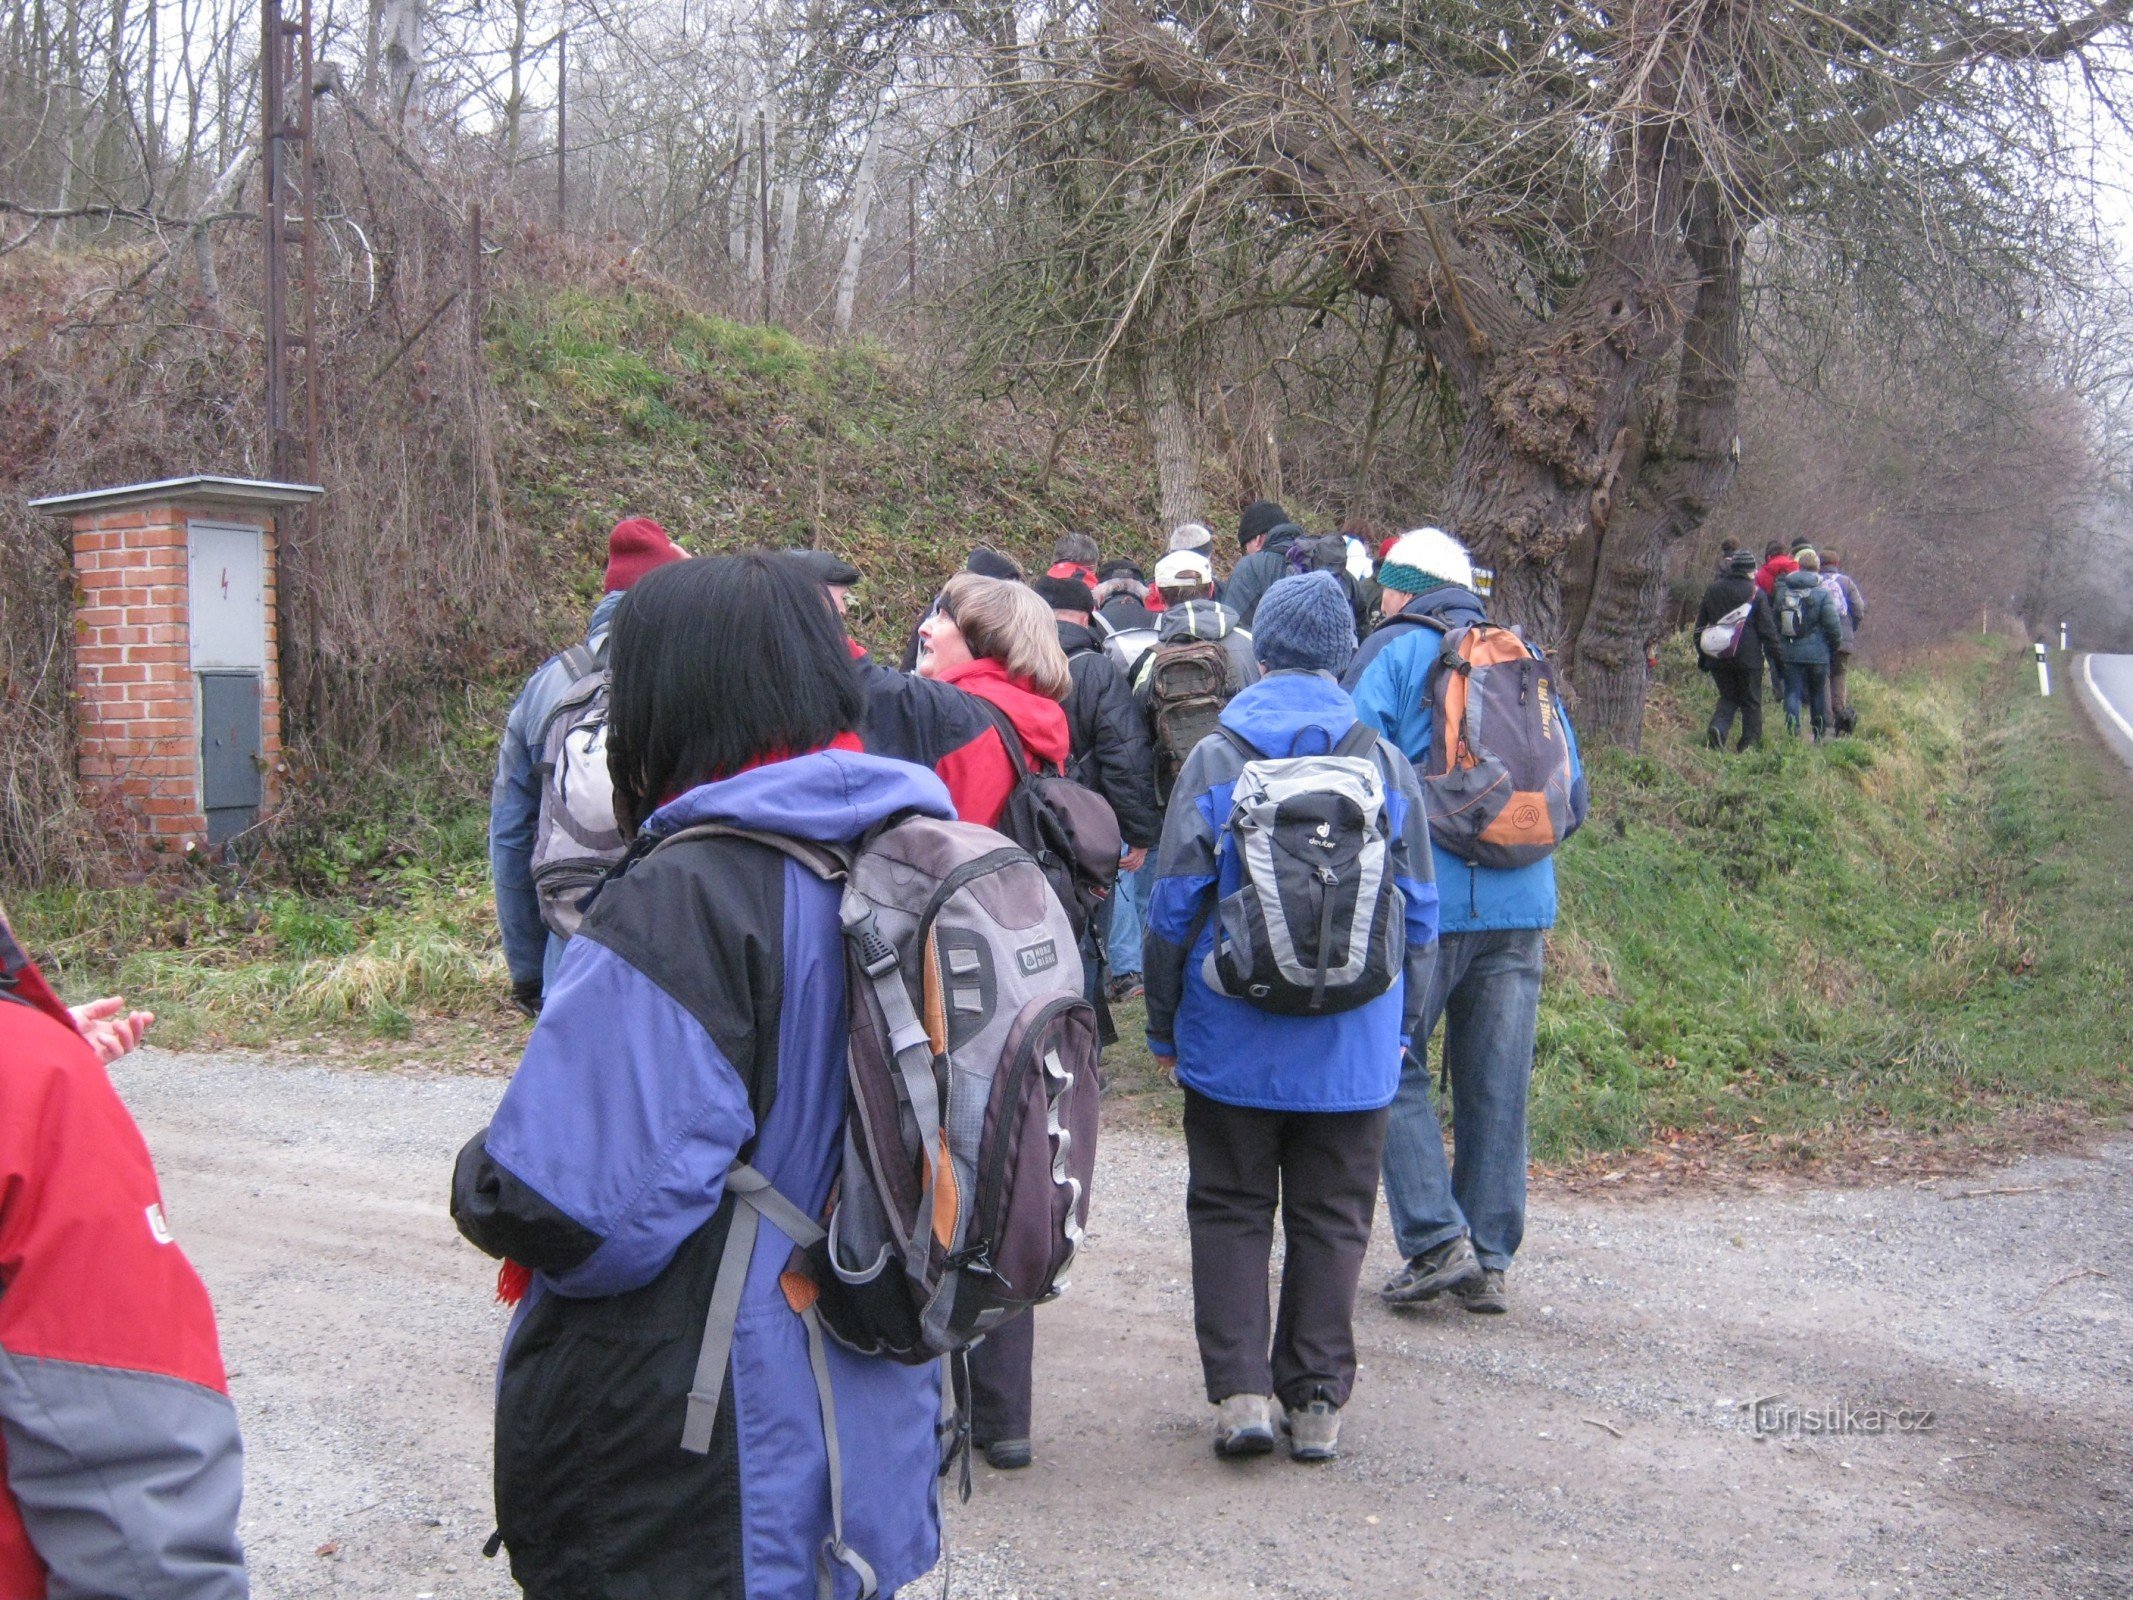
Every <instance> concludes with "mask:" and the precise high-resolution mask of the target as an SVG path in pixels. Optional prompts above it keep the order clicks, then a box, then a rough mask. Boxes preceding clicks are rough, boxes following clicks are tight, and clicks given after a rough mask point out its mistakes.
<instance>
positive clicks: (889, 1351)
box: [658, 817, 1097, 1594]
mask: <svg viewBox="0 0 2133 1600" xmlns="http://www.w3.org/2000/svg"><path fill="white" fill-rule="evenodd" d="M713 834H721V835H727V836H739V837H742V838H747V839H753V840H756V841H757V842H759V843H762V844H766V845H769V846H771V847H772V848H774V849H777V850H780V851H783V852H784V853H785V854H786V855H788V856H790V857H792V858H793V859H794V860H795V861H797V862H799V863H800V864H801V865H802V866H804V867H806V868H807V869H808V870H809V871H811V872H813V873H814V874H815V875H816V876H818V877H820V878H823V879H825V880H826V881H829V882H832V883H841V884H842V885H843V888H844V897H843V903H842V906H841V912H840V914H841V917H842V921H843V924H844V935H845V955H846V974H847V983H846V996H847V1004H848V1007H849V1010H850V1016H851V1023H850V1031H851V1046H850V1052H849V1056H848V1058H847V1067H846V1071H847V1083H848V1089H849V1098H848V1106H847V1115H846V1118H845V1129H844V1164H843V1170H842V1173H841V1174H840V1176H839V1178H838V1181H837V1185H836V1187H835V1188H834V1189H833V1190H832V1192H831V1198H830V1210H829V1215H828V1217H827V1218H822V1219H818V1218H813V1217H809V1216H807V1215H806V1214H805V1213H803V1212H802V1211H801V1210H800V1209H799V1208H798V1207H797V1206H795V1205H793V1204H792V1203H791V1202H790V1201H789V1200H786V1199H785V1198H784V1197H783V1196H782V1195H780V1194H778V1192H777V1191H776V1190H774V1189H772V1188H770V1187H769V1185H768V1183H767V1181H766V1180H764V1179H763V1177H762V1175H761V1174H760V1173H758V1172H756V1170H755V1169H754V1168H752V1167H750V1166H748V1165H746V1164H745V1163H735V1165H734V1166H733V1167H732V1168H731V1169H730V1170H729V1172H728V1173H727V1178H726V1186H727V1189H728V1191H729V1192H730V1193H731V1194H732V1195H733V1196H734V1198H735V1200H736V1201H737V1202H738V1204H737V1207H736V1210H735V1213H734V1218H733V1222H732V1227H731V1231H730V1232H729V1234H728V1235H727V1240H726V1249H725V1254H724V1256H723V1257H721V1259H720V1262H719V1270H718V1278H717V1281H716V1284H715V1287H714V1289H713V1292H712V1298H711V1308H710V1313H709V1315H708V1316H707V1317H706V1318H705V1327H704V1342H703V1345H702V1348H701V1350H700V1351H699V1354H698V1359H697V1367H696V1376H695V1382H694V1383H693V1384H692V1386H691V1389H690V1394H689V1409H688V1420H687V1423H686V1426H685V1428H684V1431H683V1435H682V1446H683V1448H684V1449H690V1450H694V1451H696V1452H697V1453H699V1454H701V1453H703V1452H705V1451H707V1450H708V1449H709V1448H710V1444H711V1427H712V1423H713V1421H714V1420H715V1419H716V1417H717V1413H718V1399H719V1391H720V1390H721V1388H722V1387H723V1386H724V1383H725V1373H726V1361H727V1356H728V1353H729V1351H730V1349H731V1346H732V1343H733V1325H734V1319H735V1317H736V1316H737V1314H738V1312H739V1309H740V1296H741V1287H742V1285H743V1283H744V1281H745V1280H746V1278H747V1267H748V1261H749V1258H750V1255H751V1253H752V1251H753V1249H754V1246H755V1237H756V1233H757V1227H758V1223H759V1222H761V1221H767V1222H768V1223H770V1225H771V1226H772V1227H774V1228H776V1229H777V1230H778V1231H779V1232H780V1233H782V1234H784V1235H785V1236H786V1237H787V1238H788V1239H790V1240H791V1241H792V1243H793V1245H794V1247H795V1248H794V1259H793V1262H792V1264H791V1265H790V1266H789V1267H788V1269H787V1271H786V1274H785V1277H784V1279H783V1280H782V1281H783V1282H784V1284H785V1290H786V1298H787V1300H788V1302H790V1303H791V1304H792V1306H793V1309H794V1310H795V1312H797V1313H798V1314H799V1315H800V1316H801V1318H802V1319H803V1320H804V1321H805V1323H806V1325H807V1332H808V1337H809V1339H810V1340H811V1341H813V1342H814V1343H815V1344H816V1345H818V1346H819V1344H820V1341H821V1339H822V1336H823V1333H824V1331H825V1330H827V1332H828V1334H829V1335H830V1336H831V1337H833V1338H835V1339H836V1340H837V1341H838V1342H839V1343H841V1344H843V1345H846V1346H847V1347H849V1348H851V1349H854V1350H857V1351H860V1352H861V1353H863V1354H867V1355H880V1356H886V1357H888V1358H889V1359H891V1360H895V1361H900V1362H904V1363H907V1364H910V1365H917V1364H919V1363H922V1362H926V1361H932V1360H936V1359H938V1358H940V1357H942V1356H947V1355H953V1354H955V1353H956V1352H959V1351H962V1350H965V1349H967V1348H968V1347H969V1346H970V1345H971V1344H973V1343H975V1342H976V1341H977V1340H979V1339H980V1338H982V1337H983V1336H984V1335H986V1334H987V1333H990V1332H991V1331H992V1330H993V1329H995V1328H997V1327H998V1326H999V1325H1000V1324H1001V1323H1003V1322H1005V1321H1007V1320H1008V1319H1009V1318H1011V1317H1015V1316H1020V1315H1023V1314H1025V1313H1026V1312H1027V1311H1028V1310H1029V1308H1030V1307H1032V1306H1034V1305H1037V1304H1039V1303H1040V1302H1042V1301H1045V1300H1050V1299H1053V1298H1054V1297H1056V1296H1057V1295H1058V1294H1059V1293H1060V1292H1061V1291H1063V1290H1064V1289H1065V1288H1066V1273H1067V1269H1068V1267H1069V1266H1070V1265H1071V1264H1072V1263H1073V1260H1074V1255H1075V1252H1076V1251H1077V1250H1078V1249H1079V1248H1080V1246H1081V1239H1082V1230H1083V1228H1084V1226H1085V1225H1086V1224H1087V1222H1088V1216H1089V1188H1090V1182H1091V1179H1092V1178H1093V1176H1094V1173H1095V1167H1096V1121H1097V1083H1096V1055H1097V1042H1096V1013H1095V1011H1094V1009H1093V1008H1092V1007H1091V1006H1090V1004H1089V1002H1088V1000H1087V999H1086V998H1085V997H1084V994H1083V981H1082V979H1083V974H1082V964H1081V956H1080V953H1079V948H1078V945H1077V942H1076V938H1075V933H1074V926H1073V923H1072V921H1071V920H1070V919H1069V917H1068V915H1067V912H1066V908H1065V907H1064V906H1062V905H1061V904H1060V901H1059V897H1058V895H1057V894H1056V893H1055V892H1054V891H1053V889H1052V887H1051V885H1050V884H1049V883H1048V882H1047V881H1046V876H1045V873H1044V872H1043V870H1042V869H1041V868H1040V867H1039V866H1038V864H1037V863H1036V861H1034V860H1033V859H1032V858H1031V857H1030V855H1029V853H1028V852H1027V851H1025V850H1023V849H1021V848H1020V847H1018V846H1017V845H1016V844H1015V843H1014V842H1013V841H1012V840H1010V839H1007V838H1006V837H1004V836H1003V835H1001V834H998V833H995V832H994V831H993V830H992V829H990V828H982V827H978V826H977V825H975V824H973V823H967V822H941V821H936V820H934V819H932V818H927V817H915V818H910V819H907V820H905V821H902V822H898V823H895V824H893V825H891V826H889V827H886V828H884V829H882V830H881V831H879V832H878V833H875V834H873V835H872V836H871V837H869V838H868V839H867V840H866V841H865V842H864V843H863V845H862V846H861V848H860V849H859V850H858V852H857V853H856V854H854V853H851V852H847V851H843V850H839V849H836V848H834V847H832V846H827V845H821V844H815V843H811V842H808V841H805V840H798V839H789V838H785V837H783V836H781V835H775V834H768V833H759V832H755V831H753V830H750V829H741V828H728V827H724V826H721V825H719V824H716V823H713V824H707V825H705V826H702V827H696V828H688V829H684V830H682V831H681V832H679V833H676V834H674V835H673V836H672V837H671V838H668V839H665V840H663V841H661V843H660V845H659V846H658V848H660V849H666V848H669V847H671V846H672V845H675V844H677V843H679V842H681V841H683V840H685V839H690V838H696V837H703V836H706V835H713ZM815 1369H816V1385H817V1388H818V1390H819V1392H820V1394H821V1400H822V1408H823V1422H824V1433H825V1437H826V1439H827V1440H828V1442H829V1446H830V1451H831V1459H830V1470H831V1476H832V1480H833V1481H835V1479H836V1477H837V1474H838V1471H839V1462H838V1456H837V1445H836V1440H837V1430H836V1426H835V1409H834V1403H833V1400H832V1397H831V1395H830V1392H829V1388H828V1377H827V1374H828V1368H827V1365H826V1363H825V1362H823V1361H822V1360H820V1359H817V1360H816V1362H815ZM957 1387H958V1389H960V1388H961V1387H962V1385H961V1384H960V1382H959V1383H958V1385H957ZM965 1431H966V1430H964V1429H963V1428H962V1427H961V1426H960V1422H958V1425H957V1427H956V1429H955V1432H954V1442H955V1443H956V1444H957V1445H960V1444H961V1443H962V1441H963V1439H964V1434H965ZM965 1462H966V1472H967V1456H966V1458H965ZM831 1542H832V1545H834V1546H836V1547H837V1548H833V1549H830V1550H828V1551H827V1552H826V1556H827V1557H828V1558H830V1559H833V1560H835V1561H837V1562H839V1563H842V1564H844V1565H846V1566H848V1567H852V1570H853V1571H854V1572H855V1573H856V1572H858V1571H859V1568H860V1567H863V1566H864V1565H865V1563H864V1562H863V1561H861V1560H860V1558H859V1557H858V1556H857V1555H856V1553H854V1552H852V1551H850V1550H849V1549H848V1547H844V1546H843V1544H842V1532H841V1529H840V1531H839V1532H838V1533H837V1535H836V1536H835V1537H834V1538H833V1539H832V1541H831ZM854 1563H857V1565H854ZM870 1587H871V1585H870V1584H869V1583H868V1582H867V1581H866V1579H865V1578H862V1581H861V1592H862V1594H864V1593H866V1592H868V1591H869V1589H870Z"/></svg>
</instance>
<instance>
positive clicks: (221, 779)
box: [200, 672, 264, 845]
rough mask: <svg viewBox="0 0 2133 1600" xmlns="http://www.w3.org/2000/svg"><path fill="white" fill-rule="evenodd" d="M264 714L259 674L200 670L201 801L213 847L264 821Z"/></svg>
mask: <svg viewBox="0 0 2133 1600" xmlns="http://www.w3.org/2000/svg"><path fill="white" fill-rule="evenodd" d="M259 713H260V685H259V674H258V673H256V672H203V673H201V674H200V803H201V809H202V810H204V811H205V812H206V813H207V842H208V843H209V844H211V845H217V844H222V843H223V842H225V841H226V840H229V839H231V838H234V837H235V836H236V835H238V834H240V833H242V832H244V830H245V829H247V828H249V827H251V826H252V824H254V823H255V822H257V821H258V820H259V805H260V800H261V798H262V796H263V793H264V791H263V788H262V780H261V773H260V761H259V752H260V743H259V737H260V718H259Z"/></svg>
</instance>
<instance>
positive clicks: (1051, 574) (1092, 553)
mask: <svg viewBox="0 0 2133 1600" xmlns="http://www.w3.org/2000/svg"><path fill="white" fill-rule="evenodd" d="M1102 562H1103V552H1102V551H1101V550H1100V549H1098V548H1097V544H1096V540H1095V537H1094V536H1093V535H1091V534H1086V533H1062V534H1061V535H1060V536H1059V537H1058V538H1057V539H1055V540H1053V541H1052V564H1051V565H1050V566H1049V567H1047V568H1045V569H1044V575H1045V576H1046V577H1048V578H1071V579H1073V580H1074V581H1075V582H1076V583H1085V584H1087V585H1088V586H1089V587H1090V588H1092V589H1093V588H1095V587H1096V584H1097V576H1096V569H1097V567H1098V566H1100V565H1101V564H1102Z"/></svg>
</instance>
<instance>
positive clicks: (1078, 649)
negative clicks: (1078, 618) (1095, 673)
mask: <svg viewBox="0 0 2133 1600" xmlns="http://www.w3.org/2000/svg"><path fill="white" fill-rule="evenodd" d="M1059 648H1060V649H1062V650H1064V651H1065V652H1066V653H1067V655H1068V656H1069V657H1073V656H1080V655H1087V654H1089V653H1090V652H1091V651H1096V650H1101V649H1102V648H1103V641H1102V640H1101V639H1100V638H1098V637H1097V635H1096V630H1095V629H1094V628H1086V627H1083V626H1082V625H1081V624H1080V623H1078V622H1062V623H1060V624H1059Z"/></svg>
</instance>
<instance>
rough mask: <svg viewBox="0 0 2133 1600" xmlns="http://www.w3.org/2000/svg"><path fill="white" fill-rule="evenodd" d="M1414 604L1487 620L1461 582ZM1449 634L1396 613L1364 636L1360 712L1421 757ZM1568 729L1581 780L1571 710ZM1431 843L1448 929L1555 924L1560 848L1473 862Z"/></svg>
mask: <svg viewBox="0 0 2133 1600" xmlns="http://www.w3.org/2000/svg"><path fill="white" fill-rule="evenodd" d="M1409 611H1412V612H1414V613H1416V614H1417V615H1420V616H1432V617H1435V618H1437V619H1438V620H1440V621H1441V622H1443V623H1444V624H1445V625H1446V626H1447V627H1453V628H1458V627H1466V626H1470V625H1472V624H1473V623H1476V622H1484V621H1486V620H1487V617H1486V615H1485V613H1484V612H1483V610H1482V606H1481V597H1480V596H1479V595H1476V594H1474V593H1473V592H1472V591H1471V590H1467V589H1459V588H1444V589H1432V590H1431V591H1430V592H1429V593H1428V594H1425V595H1418V596H1416V598H1415V599H1413V600H1412V601H1410V602H1409V603H1408V606H1407V610H1406V611H1402V612H1401V613H1400V615H1401V616H1405V615H1407V612H1409ZM1444 639H1445V636H1444V635H1443V634H1441V633H1439V632H1438V631H1437V630H1436V629H1434V628H1431V627H1427V626H1422V625H1419V624H1401V623H1399V621H1398V618H1394V619H1391V621H1390V622H1389V623H1388V624H1387V625H1386V626H1383V627H1380V628H1378V629H1376V630H1375V631H1374V632H1372V634H1371V635H1370V638H1369V639H1368V640H1366V641H1365V644H1364V648H1365V649H1366V650H1369V651H1370V652H1371V653H1370V655H1369V656H1368V658H1367V659H1366V660H1365V661H1364V662H1363V670H1362V671H1361V672H1360V673H1358V674H1357V681H1356V683H1355V714H1356V715H1357V716H1359V717H1361V718H1362V719H1363V720H1364V721H1365V722H1367V723H1369V724H1370V725H1371V726H1372V727H1374V728H1376V729H1377V730H1378V732H1379V733H1381V734H1383V735H1384V736H1385V737H1386V738H1388V739H1390V740H1391V741H1392V742H1393V743H1394V744H1396V745H1398V746H1399V747H1400V749H1401V750H1402V751H1403V752H1404V753H1405V754H1406V756H1407V758H1408V759H1409V760H1410V761H1413V762H1416V763H1418V764H1419V763H1420V762H1422V761H1423V760H1424V759H1425V758H1426V756H1427V755H1428V752H1429V747H1430V741H1431V740H1432V739H1433V738H1434V737H1435V735H1436V720H1437V719H1436V717H1435V716H1434V715H1433V714H1432V713H1431V710H1430V704H1429V697H1428V696H1427V695H1426V694H1425V693H1424V692H1423V691H1424V686H1425V683H1426V681H1427V679H1428V676H1429V669H1430V667H1431V665H1432V664H1434V663H1435V661H1436V659H1437V657H1438V655H1439V654H1440V653H1441V652H1442V650H1443V648H1444ZM1563 732H1564V733H1565V734H1566V735H1568V737H1569V740H1570V761H1571V767H1572V771H1573V781H1574V782H1575V783H1576V784H1578V785H1580V786H1582V785H1583V784H1584V781H1585V766H1584V762H1583V760H1582V759H1581V758H1580V757H1579V755H1578V741H1577V734H1576V733H1575V732H1574V731H1573V730H1572V729H1571V726H1570V716H1569V713H1567V712H1565V713H1564V715H1563ZM1430 850H1431V853H1432V854H1433V855H1434V856H1435V857H1436V862H1437V893H1438V895H1439V896H1440V897H1441V898H1440V900H1439V905H1440V907H1441V914H1442V916H1443V919H1444V931H1445V932H1446V933H1482V932H1488V931H1493V930H1496V929H1504V928H1552V927H1554V926H1555V858H1554V857H1553V856H1550V857H1549V858H1548V859H1546V860H1544V861H1536V862H1534V863H1533V864H1532V865H1531V866H1525V867H1473V866H1469V865H1467V863H1466V862H1464V861H1462V860H1461V859H1460V858H1459V857H1457V856H1455V855H1453V854H1452V853H1451V852H1450V851H1448V850H1440V849H1438V848H1437V846H1436V845H1435V844H1434V843H1432V844H1431V845H1430Z"/></svg>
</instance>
